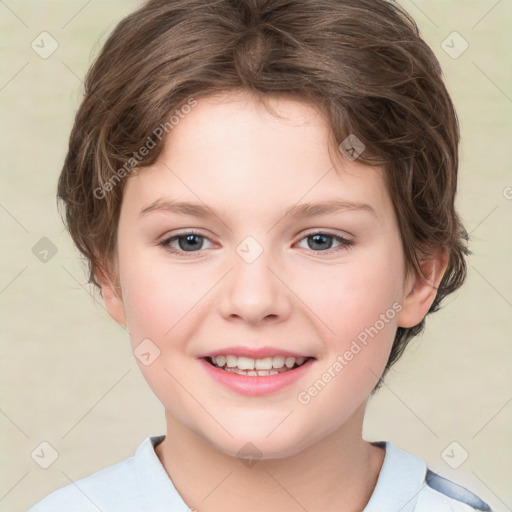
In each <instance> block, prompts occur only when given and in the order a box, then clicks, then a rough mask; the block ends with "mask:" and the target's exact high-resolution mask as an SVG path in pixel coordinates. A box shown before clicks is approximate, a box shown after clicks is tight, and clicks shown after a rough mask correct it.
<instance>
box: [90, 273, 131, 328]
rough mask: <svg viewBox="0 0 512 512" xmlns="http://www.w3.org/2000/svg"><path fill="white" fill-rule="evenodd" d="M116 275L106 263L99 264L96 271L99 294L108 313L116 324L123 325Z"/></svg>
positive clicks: (123, 319)
mask: <svg viewBox="0 0 512 512" xmlns="http://www.w3.org/2000/svg"><path fill="white" fill-rule="evenodd" d="M117 275H118V272H117V270H112V269H111V268H110V267H109V266H108V265H104V264H99V267H98V269H97V271H96V280H97V281H98V283H99V285H100V287H101V295H102V297H103V301H104V303H105V307H106V309H107V311H108V314H109V315H110V316H111V317H112V318H113V319H114V320H115V321H116V322H117V323H118V324H120V325H122V326H125V325H126V315H125V312H124V304H123V298H122V295H121V286H120V285H119V279H118V277H117Z"/></svg>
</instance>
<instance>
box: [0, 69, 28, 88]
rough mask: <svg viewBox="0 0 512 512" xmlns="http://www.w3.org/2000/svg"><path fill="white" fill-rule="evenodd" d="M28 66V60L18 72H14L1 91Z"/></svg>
mask: <svg viewBox="0 0 512 512" xmlns="http://www.w3.org/2000/svg"><path fill="white" fill-rule="evenodd" d="M27 66H28V62H25V64H23V66H21V68H20V69H18V71H16V73H14V75H12V76H11V78H9V80H7V82H6V83H5V84H4V85H2V87H0V92H1V91H3V90H4V89H5V88H6V87H7V85H9V84H10V83H11V82H12V81H13V80H14V79H15V78H16V77H17V76H18V75H19V74H20V73H21V72H22V71H23V70H24V69H25V68H26V67H27Z"/></svg>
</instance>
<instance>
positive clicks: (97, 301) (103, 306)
mask: <svg viewBox="0 0 512 512" xmlns="http://www.w3.org/2000/svg"><path fill="white" fill-rule="evenodd" d="M61 268H62V269H63V270H64V271H65V272H66V273H67V274H68V275H69V276H70V277H71V278H72V279H73V281H75V283H77V284H78V285H79V286H80V288H82V289H83V290H84V291H85V292H86V293H87V295H89V296H90V297H91V298H92V299H94V301H95V302H96V303H97V304H99V305H100V306H101V307H102V308H103V309H104V310H105V311H106V308H105V305H104V304H103V303H102V302H100V301H99V300H98V299H97V298H96V297H95V296H94V295H93V294H92V293H91V292H90V291H89V290H88V289H87V288H86V287H85V286H84V285H83V284H82V283H81V282H80V281H79V280H78V279H77V278H76V277H75V276H74V275H73V274H72V273H71V272H70V271H69V270H68V269H67V268H66V267H65V266H64V265H61Z"/></svg>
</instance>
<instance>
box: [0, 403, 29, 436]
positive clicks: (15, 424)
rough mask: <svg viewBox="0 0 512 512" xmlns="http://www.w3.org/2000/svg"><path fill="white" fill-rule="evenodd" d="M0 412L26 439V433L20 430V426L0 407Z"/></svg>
mask: <svg viewBox="0 0 512 512" xmlns="http://www.w3.org/2000/svg"><path fill="white" fill-rule="evenodd" d="M0 412H1V413H2V414H3V415H4V416H5V417H6V418H7V419H8V420H9V421H10V422H11V423H12V424H13V425H14V426H15V427H16V428H17V429H18V430H19V431H20V432H21V433H22V434H23V435H24V436H25V437H26V438H27V439H28V436H27V434H25V432H23V430H21V428H20V426H19V425H18V424H17V423H15V422H14V421H13V420H12V419H11V418H10V417H9V416H8V415H7V414H6V413H5V412H4V411H3V410H2V409H0Z"/></svg>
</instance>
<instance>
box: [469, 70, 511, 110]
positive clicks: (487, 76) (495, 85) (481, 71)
mask: <svg viewBox="0 0 512 512" xmlns="http://www.w3.org/2000/svg"><path fill="white" fill-rule="evenodd" d="M471 62H472V63H473V66H475V68H477V69H478V71H480V73H482V75H484V76H485V77H486V78H487V80H489V82H491V84H493V85H494V87H496V89H498V91H500V92H501V94H503V96H505V98H507V100H508V101H510V102H512V98H511V97H510V96H509V95H508V94H507V93H506V92H505V91H504V90H503V89H502V88H501V87H500V86H499V85H498V84H497V83H496V82H495V81H494V80H493V79H492V78H491V77H490V76H489V75H488V74H487V73H486V72H485V71H484V70H483V69H482V68H481V67H480V66H479V65H478V64H477V63H476V62H475V61H474V60H472V61H471Z"/></svg>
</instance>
